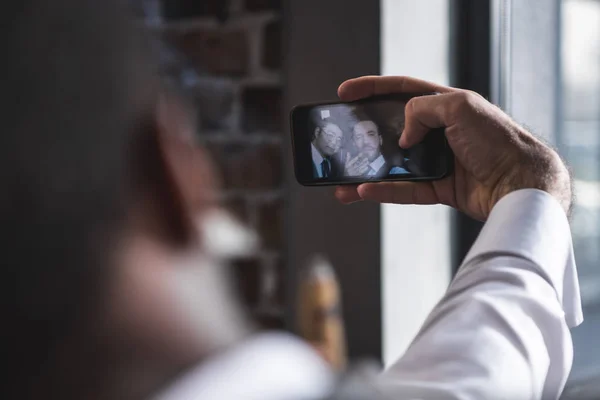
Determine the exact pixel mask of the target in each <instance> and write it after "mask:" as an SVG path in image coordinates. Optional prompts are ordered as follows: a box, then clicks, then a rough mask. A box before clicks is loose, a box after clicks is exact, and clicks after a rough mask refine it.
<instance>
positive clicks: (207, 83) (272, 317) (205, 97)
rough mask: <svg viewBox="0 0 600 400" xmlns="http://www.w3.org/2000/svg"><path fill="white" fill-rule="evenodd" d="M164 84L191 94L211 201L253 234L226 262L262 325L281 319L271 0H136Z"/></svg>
mask: <svg viewBox="0 0 600 400" xmlns="http://www.w3.org/2000/svg"><path fill="white" fill-rule="evenodd" d="M136 4H137V7H138V8H139V12H140V14H141V15H143V16H144V17H145V20H146V21H147V24H148V25H149V26H150V27H151V30H152V31H153V32H154V33H155V34H156V37H157V38H158V42H157V44H158V46H159V49H160V54H161V68H162V71H163V75H164V77H165V78H166V80H167V81H169V82H171V83H172V84H174V85H176V86H177V87H178V88H183V89H184V90H185V92H186V94H187V95H188V98H189V99H192V100H193V104H194V108H195V110H196V111H197V117H198V121H199V126H200V129H199V132H198V139H199V141H200V143H202V144H203V145H204V146H206V148H208V149H209V150H210V152H211V154H212V155H213V157H214V158H215V160H216V161H217V164H218V167H219V170H220V172H221V175H222V180H223V184H224V191H223V193H222V199H221V201H222V202H223V203H224V204H225V205H226V206H227V207H229V208H230V209H231V210H232V211H233V212H234V213H235V214H236V215H237V216H238V217H240V218H241V219H242V220H243V221H244V222H247V223H248V224H250V225H251V226H252V227H254V228H256V229H257V230H258V231H259V232H260V234H261V236H262V239H263V245H262V249H261V251H260V252H259V254H257V256H256V257H253V258H251V259H246V260H240V261H239V262H237V263H236V265H235V272H236V276H237V278H238V283H239V290H240V293H241V295H242V296H243V298H244V300H245V302H246V304H247V306H248V307H249V309H250V310H251V311H252V312H253V313H254V315H256V317H257V319H258V320H259V321H260V322H262V323H263V324H264V325H265V326H267V327H273V328H277V327H281V326H282V325H283V301H284V300H283V298H284V295H283V285H282V282H283V279H282V274H283V271H284V268H283V265H282V256H281V252H282V248H283V226H282V225H283V221H282V218H283V207H284V196H283V195H284V182H283V172H282V171H283V161H282V155H283V140H284V138H283V134H282V129H283V118H282V116H283V115H284V111H283V110H282V108H281V105H282V101H283V99H282V87H283V86H282V71H281V68H282V48H281V46H282V45H281V42H282V22H281V0H229V1H226V0H163V1H160V0H138V1H136Z"/></svg>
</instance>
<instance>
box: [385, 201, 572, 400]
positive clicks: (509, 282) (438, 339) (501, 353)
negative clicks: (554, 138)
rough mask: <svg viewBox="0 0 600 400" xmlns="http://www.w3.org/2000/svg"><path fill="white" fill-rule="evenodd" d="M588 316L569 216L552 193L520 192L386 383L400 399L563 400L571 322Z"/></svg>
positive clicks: (497, 210)
mask: <svg viewBox="0 0 600 400" xmlns="http://www.w3.org/2000/svg"><path fill="white" fill-rule="evenodd" d="M415 273H418V270H415ZM582 320H583V317H582V312H581V304H580V296H579V284H578V280H577V271H576V268H575V261H574V258H573V248H572V240H571V234H570V229H569V224H568V221H567V218H566V215H565V212H564V211H563V209H562V208H561V206H560V205H559V204H558V202H557V201H555V200H554V198H553V197H551V196H550V195H548V194H547V193H545V192H542V191H538V190H532V189H528V190H521V191H517V192H514V193H512V194H510V195H507V196H506V197H504V198H503V199H502V200H501V201H500V202H498V204H497V205H496V206H495V207H494V209H493V211H492V213H491V215H490V217H489V219H488V221H487V223H486V224H485V226H484V228H483V230H482V232H481V234H480V235H479V238H478V239H477V241H476V243H475V245H474V246H473V248H472V249H471V251H470V252H469V254H468V255H467V257H466V258H465V261H464V263H463V265H462V267H461V268H460V270H459V272H458V274H457V276H456V277H455V279H454V280H453V282H452V283H451V285H450V287H449V289H448V292H447V294H446V295H445V297H444V298H443V299H442V300H441V301H440V303H439V304H438V305H437V306H436V307H435V308H434V310H433V312H432V313H431V315H430V316H429V317H428V319H427V320H426V322H425V324H424V325H423V327H422V329H421V331H420V333H419V334H418V335H417V337H416V339H415V340H414V342H413V343H412V344H411V346H410V347H409V349H408V350H407V352H406V353H405V355H404V356H403V357H402V358H401V359H400V360H399V361H398V362H397V363H396V364H395V365H393V366H392V367H391V368H390V369H389V370H388V371H386V372H385V373H384V374H383V376H382V382H381V384H382V386H381V388H382V389H385V391H386V392H388V391H389V394H390V396H389V398H393V399H427V400H430V399H486V400H487V399H544V400H546V399H557V398H558V397H559V395H560V393H561V392H562V390H563V388H564V385H565V382H566V380H567V377H568V375H569V372H570V369H571V364H572V358H573V348H572V341H571V335H570V331H569V327H572V326H576V325H578V324H579V323H581V322H582Z"/></svg>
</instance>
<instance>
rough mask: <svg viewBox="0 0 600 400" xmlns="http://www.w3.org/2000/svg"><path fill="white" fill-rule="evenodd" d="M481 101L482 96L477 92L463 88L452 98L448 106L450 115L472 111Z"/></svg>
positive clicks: (454, 115)
mask: <svg viewBox="0 0 600 400" xmlns="http://www.w3.org/2000/svg"><path fill="white" fill-rule="evenodd" d="M480 101H481V96H479V95H478V94H477V93H475V92H472V91H470V90H461V91H458V92H456V93H454V95H453V96H452V100H451V102H450V105H449V107H448V108H447V110H448V113H449V114H450V115H448V117H450V118H452V117H456V116H460V115H464V114H469V113H471V112H472V111H473V110H474V109H475V108H476V105H477V103H479V102H480Z"/></svg>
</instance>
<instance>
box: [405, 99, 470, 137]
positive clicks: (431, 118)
mask: <svg viewBox="0 0 600 400" xmlns="http://www.w3.org/2000/svg"><path fill="white" fill-rule="evenodd" d="M457 93H460V92H453V93H446V94H440V95H432V96H421V97H415V98H412V99H411V100H410V101H409V102H408V103H407V104H406V108H405V121H406V122H405V125H404V132H402V135H401V136H400V147H402V148H405V149H407V148H410V147H412V146H414V145H415V144H417V143H420V142H421V141H422V140H423V138H424V137H425V135H426V134H427V133H428V132H429V131H430V130H432V129H435V128H442V127H447V126H449V124H450V122H451V121H448V118H449V112H448V110H449V108H450V107H452V105H453V104H454V101H455V100H457V99H456V97H457Z"/></svg>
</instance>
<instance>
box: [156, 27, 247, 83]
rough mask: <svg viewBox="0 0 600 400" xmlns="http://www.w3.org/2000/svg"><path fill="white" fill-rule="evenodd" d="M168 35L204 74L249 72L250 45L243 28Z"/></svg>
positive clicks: (227, 74) (240, 74)
mask: <svg viewBox="0 0 600 400" xmlns="http://www.w3.org/2000/svg"><path fill="white" fill-rule="evenodd" d="M165 38H166V40H167V41H168V42H169V43H171V45H173V46H174V47H175V48H176V49H177V50H179V51H180V52H181V53H182V54H183V55H184V57H185V58H187V59H188V60H189V62H190V63H191V64H192V66H193V67H194V68H195V69H196V70H197V71H198V72H199V73H200V74H201V75H205V74H207V73H208V74H211V75H217V76H242V75H245V74H246V73H247V71H248V64H249V44H248V37H247V34H246V32H245V31H244V30H241V29H239V30H231V31H228V30H223V29H205V30H201V29H199V30H195V31H191V32H177V31H169V32H167V33H165Z"/></svg>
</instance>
